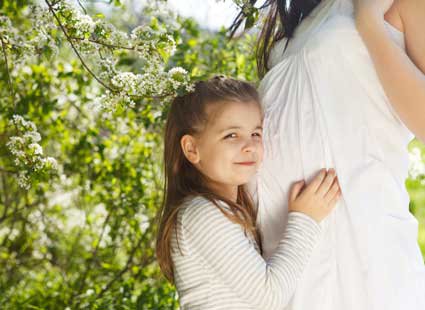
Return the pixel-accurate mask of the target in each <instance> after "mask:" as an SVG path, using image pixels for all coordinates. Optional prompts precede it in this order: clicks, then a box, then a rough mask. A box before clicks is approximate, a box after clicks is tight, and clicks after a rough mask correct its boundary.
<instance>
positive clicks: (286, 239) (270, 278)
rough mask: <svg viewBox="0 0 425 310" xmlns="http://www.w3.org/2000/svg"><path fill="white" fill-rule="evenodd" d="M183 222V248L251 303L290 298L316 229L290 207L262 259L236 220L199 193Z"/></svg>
mask: <svg viewBox="0 0 425 310" xmlns="http://www.w3.org/2000/svg"><path fill="white" fill-rule="evenodd" d="M182 227H183V236H184V243H185V248H186V249H187V250H188V251H189V252H188V254H189V255H192V256H193V257H198V258H199V259H200V261H201V263H203V264H204V265H205V266H207V268H209V269H211V270H212V271H213V273H214V275H215V276H216V277H217V279H219V280H220V281H221V282H222V283H223V284H224V285H226V286H227V287H228V288H229V289H230V290H232V291H233V292H234V293H235V294H236V295H237V296H239V297H240V298H241V299H242V300H244V301H245V302H246V303H247V304H249V305H251V306H252V307H254V308H255V309H282V308H284V306H286V305H287V304H288V303H289V301H290V299H291V297H292V295H293V293H294V291H295V287H296V283H297V281H298V279H299V278H300V276H301V274H302V271H303V270H304V268H305V266H306V264H307V262H308V260H309V258H310V256H311V252H312V251H313V248H314V246H315V244H316V242H317V240H318V238H319V236H320V231H321V229H320V226H319V224H317V222H316V221H315V220H313V219H312V218H310V217H309V216H307V215H305V214H303V213H299V212H291V213H289V217H288V224H287V227H286V231H285V234H284V235H283V236H282V239H281V241H280V243H279V246H278V248H277V250H276V252H275V254H274V255H273V256H272V257H271V258H270V259H269V260H268V261H267V262H266V261H265V260H264V259H263V257H262V256H261V255H260V254H259V253H258V252H257V251H256V250H255V248H254V246H253V245H252V244H251V243H250V241H249V239H248V238H247V237H246V235H245V234H244V232H243V230H242V228H241V226H240V225H239V224H235V223H233V222H231V221H230V220H229V219H228V218H227V217H225V216H224V215H223V213H222V212H221V211H220V210H219V209H218V208H217V207H216V206H214V205H213V204H212V203H211V202H209V201H208V200H206V199H204V198H198V199H197V200H196V203H194V204H192V205H190V206H189V207H188V208H186V209H185V210H184V213H183V216H182Z"/></svg>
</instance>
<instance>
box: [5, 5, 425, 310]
mask: <svg viewBox="0 0 425 310" xmlns="http://www.w3.org/2000/svg"><path fill="white" fill-rule="evenodd" d="M82 2H83V3H84V4H85V5H86V9H87V10H88V12H89V14H92V15H95V14H98V13H100V12H99V11H97V9H98V7H97V6H96V5H95V3H91V2H90V1H82ZM110 2H111V3H110V4H108V6H109V7H108V6H104V9H105V10H106V13H105V15H106V16H105V17H104V18H105V19H107V20H109V21H110V22H111V23H112V24H114V25H115V26H116V27H118V28H120V29H123V30H128V29H131V28H133V27H135V26H137V25H139V24H141V23H144V22H145V21H146V16H143V15H140V12H139V13H138V11H135V10H133V8H132V7H131V5H123V3H122V2H123V1H119V0H114V1H110ZM37 3H40V4H43V1H37ZM129 3H132V2H129ZM30 4H33V2H32V1H29V0H28V1H25V0H19V1H15V0H4V1H1V2H0V16H7V17H8V18H9V19H10V20H11V21H12V24H13V26H14V27H16V29H18V30H19V31H21V32H22V33H25V32H26V31H29V30H30V29H31V28H32V27H34V25H32V24H31V22H30V21H29V20H28V19H26V18H25V16H26V15H27V14H28V10H29V9H30V8H29V6H28V5H30ZM157 22H158V23H164V24H166V23H167V20H166V18H165V17H162V18H161V17H158V19H157ZM178 24H179V25H178V31H175V32H174V33H173V38H174V40H175V41H176V42H177V50H176V53H175V54H174V55H173V56H171V57H168V58H167V59H166V61H167V67H169V68H172V67H175V66H181V67H183V68H185V69H186V70H188V71H189V73H190V75H191V77H192V78H193V79H198V78H205V77H208V76H210V75H212V74H216V73H221V74H226V75H229V76H233V77H237V78H241V79H245V80H249V81H254V82H256V81H258V77H257V75H256V69H255V59H254V53H253V50H254V44H255V38H254V37H253V36H251V35H244V36H243V37H242V38H241V39H238V40H232V41H229V40H228V38H227V37H226V31H225V30H224V29H222V30H220V31H218V32H211V31H209V30H207V29H203V28H201V27H200V25H199V24H197V23H196V22H195V21H194V20H192V19H187V18H179V19H178ZM52 33H53V36H54V38H55V44H56V45H57V47H58V51H57V52H55V51H54V50H51V49H49V48H48V46H46V47H45V48H44V49H41V50H38V51H37V53H36V54H34V55H31V57H30V58H28V57H27V58H26V59H25V60H24V59H22V60H20V58H19V57H17V56H16V55H18V56H19V47H16V49H17V50H13V48H14V47H12V48H11V49H5V48H3V49H2V51H3V53H0V55H1V58H0V99H1V100H0V270H1V272H0V292H1V294H0V308H1V309H177V308H178V301H177V295H176V292H175V290H174V288H173V287H172V286H171V285H170V284H168V283H167V282H166V281H165V279H164V278H163V277H162V276H161V274H160V271H159V269H158V266H157V264H156V262H155V256H154V240H155V236H154V234H155V229H156V223H155V213H156V211H157V208H158V206H159V205H160V203H161V194H162V193H161V190H162V189H161V187H162V179H161V160H162V159H161V155H162V153H161V134H162V125H163V122H164V115H165V111H166V107H167V102H164V101H162V100H161V99H158V98H144V99H140V100H139V101H137V102H136V105H135V106H134V108H131V109H128V108H124V107H121V106H119V107H118V108H117V109H116V110H115V111H112V112H108V113H105V112H104V111H102V110H101V109H99V108H98V107H97V106H96V104H95V102H96V99H98V98H99V96H100V95H101V94H102V93H103V92H104V91H105V90H104V89H103V88H102V87H101V86H99V84H98V83H96V81H94V79H93V77H92V76H90V75H89V74H88V73H87V71H85V70H84V68H83V66H82V64H81V62H80V61H79V59H78V58H77V57H76V56H75V54H74V53H73V52H72V50H71V49H70V47H69V44H67V41H66V40H65V38H64V36H63V34H62V33H61V31H60V29H59V28H58V27H57V25H56V27H55V28H54V29H53V30H52ZM0 35H1V36H5V35H7V33H6V34H5V33H1V32H0ZM12 50H13V52H14V53H15V58H13V57H12V56H11V55H10V54H8V53H7V51H12ZM5 51H6V53H5ZM21 52H22V57H23V58H24V56H25V50H22V51H21ZM5 57H6V58H5ZM5 59H8V60H9V61H8V64H7V66H6V62H5ZM12 60H13V61H12ZM85 60H86V61H87V63H88V64H90V65H92V66H96V63H91V62H90V57H87V55H86V57H85ZM120 62H121V65H122V66H126V67H127V68H129V70H131V71H134V72H137V71H138V70H139V68H140V66H142V65H143V63H140V62H139V61H138V60H137V59H136V58H132V56H131V55H128V54H122V55H121V56H120ZM10 84H11V85H10ZM11 87H12V91H13V94H14V95H13V96H12V95H11ZM14 114H19V115H22V116H24V117H25V118H27V119H29V120H31V121H32V122H34V123H35V124H36V126H37V129H38V131H39V132H40V134H41V136H42V140H41V141H40V145H41V146H42V147H43V149H44V152H45V153H47V154H49V155H50V156H53V157H54V158H56V160H57V161H58V163H60V165H61V171H60V173H59V174H58V175H57V176H54V177H51V178H48V179H40V180H39V181H38V182H36V183H35V184H34V186H32V187H31V188H30V189H29V190H24V189H22V188H20V187H19V186H18V182H17V171H16V170H15V165H14V163H13V156H11V154H10V152H9V150H8V149H7V147H6V142H7V141H8V139H9V138H10V136H13V135H14V134H15V132H14V128H13V127H11V126H10V125H8V121H9V119H11V117H12V115H14ZM410 147H411V148H412V147H417V148H420V149H421V150H422V152H425V151H424V148H423V145H421V144H420V143H418V142H417V141H413V142H412V144H411V146H410ZM407 186H408V189H409V192H410V194H411V197H412V203H411V209H412V211H413V212H414V213H415V214H416V215H417V217H418V219H419V221H420V236H419V238H420V243H421V247H422V250H423V252H424V253H425V190H424V185H423V179H420V178H419V179H416V180H408V181H407Z"/></svg>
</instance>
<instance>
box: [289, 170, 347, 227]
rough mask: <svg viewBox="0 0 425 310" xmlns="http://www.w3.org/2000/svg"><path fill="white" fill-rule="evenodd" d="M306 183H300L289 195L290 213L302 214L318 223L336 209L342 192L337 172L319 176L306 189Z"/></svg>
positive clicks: (322, 171)
mask: <svg viewBox="0 0 425 310" xmlns="http://www.w3.org/2000/svg"><path fill="white" fill-rule="evenodd" d="M304 185H305V182H304V181H300V182H297V183H295V184H294V185H293V186H292V189H291V192H290V194H289V208H288V209H289V212H301V213H304V214H306V215H308V216H310V217H311V218H312V219H314V220H315V221H316V222H320V221H322V220H323V219H324V218H325V217H326V216H327V215H328V214H329V213H331V211H332V210H333V208H334V207H335V205H336V203H337V201H338V199H339V197H340V196H341V191H340V189H339V184H338V180H337V178H336V174H335V170H333V169H330V170H329V171H328V172H326V170H325V169H322V170H321V171H320V172H319V174H318V175H317V176H316V177H315V178H314V179H313V180H312V181H311V182H310V184H309V185H307V186H306V187H305V188H304Z"/></svg>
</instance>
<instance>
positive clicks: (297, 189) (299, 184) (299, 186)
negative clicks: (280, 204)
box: [289, 181, 305, 201]
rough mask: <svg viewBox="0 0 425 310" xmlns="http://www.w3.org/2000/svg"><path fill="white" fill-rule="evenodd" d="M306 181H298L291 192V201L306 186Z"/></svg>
mask: <svg viewBox="0 0 425 310" xmlns="http://www.w3.org/2000/svg"><path fill="white" fill-rule="evenodd" d="M304 184H305V182H304V181H299V182H296V183H295V184H294V185H293V186H292V188H291V192H290V194H289V201H294V200H295V199H296V198H297V197H298V195H299V194H300V192H301V190H302V188H303V187H304Z"/></svg>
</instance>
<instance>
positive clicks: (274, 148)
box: [251, 0, 425, 310]
mask: <svg viewBox="0 0 425 310" xmlns="http://www.w3.org/2000/svg"><path fill="white" fill-rule="evenodd" d="M353 1H354V0H353ZM353 1H352V0H322V1H307V0H292V1H282V0H280V1H277V0H271V1H267V3H266V4H268V5H269V9H270V10H269V15H268V16H267V18H266V21H265V25H264V28H263V31H262V35H261V38H260V43H259V50H258V55H257V56H258V65H259V69H260V74H261V73H263V74H264V76H263V79H262V82H261V84H260V94H261V96H262V100H263V105H264V110H265V119H264V133H263V137H264V146H265V158H264V162H263V165H262V167H261V168H260V170H259V172H258V175H257V178H256V180H255V182H254V181H253V183H252V184H251V185H252V192H253V193H254V194H256V195H257V198H258V204H259V219H258V220H259V225H260V227H261V229H262V232H263V247H264V255H265V257H266V258H267V257H270V255H272V253H273V252H274V251H275V249H276V247H277V245H278V242H279V240H280V237H281V236H282V233H283V232H284V230H285V223H286V222H287V217H288V214H287V209H286V207H282V206H286V201H287V198H288V190H289V189H290V187H291V184H292V183H293V182H294V181H296V180H299V179H307V180H309V179H311V178H312V176H313V175H314V173H315V171H317V170H318V169H320V168H321V167H328V168H331V167H332V168H335V170H336V172H337V174H338V176H339V182H340V187H341V191H342V199H341V201H340V203H339V204H340V205H339V207H338V208H336V209H335V210H334V211H333V213H332V214H331V215H330V216H329V217H328V218H327V219H326V220H325V221H324V222H322V226H323V235H322V238H321V240H320V242H319V244H318V246H317V247H316V249H315V251H314V253H313V255H312V258H311V261H310V263H309V265H308V266H307V269H306V270H305V272H304V273H303V275H302V278H301V280H300V282H299V284H298V287H297V289H296V292H295V294H294V296H293V298H292V300H291V303H290V305H289V306H288V307H287V309H290V310H369V309H374V310H375V309H376V310H384V309H385V310H401V309H409V310H424V309H425V267H424V261H423V257H422V255H421V252H420V249H419V246H418V244H417V229H418V222H417V220H416V219H415V218H414V217H413V216H412V214H411V213H410V212H409V196H408V193H407V191H406V189H405V184H404V182H405V179H406V177H407V170H408V151H407V145H408V143H409V142H410V141H411V140H412V139H413V137H414V136H415V135H416V136H417V137H418V138H419V139H421V140H422V141H424V140H425V128H424V127H425V113H424V109H425V108H424V106H425V100H422V102H421V99H420V96H421V95H422V96H424V94H423V89H424V87H425V86H424V83H425V82H424V81H423V80H424V75H423V73H422V72H423V71H424V69H425V36H424V35H423V34H424V32H423V29H425V28H424V27H425V25H424V21H425V5H424V3H425V2H424V1H421V0H399V1H396V2H395V3H394V5H393V6H392V7H391V8H390V9H389V10H388V11H387V10H386V9H385V11H384V9H382V16H380V18H381V19H382V20H381V23H379V22H378V21H375V22H373V21H371V20H370V19H372V18H376V19H378V18H379V16H378V17H376V16H374V15H373V14H369V15H368V14H366V13H365V14H359V15H358V16H360V15H361V16H362V17H359V19H358V25H359V29H362V31H360V33H362V36H363V38H364V41H363V40H362V37H361V36H360V34H359V31H358V30H357V29H356V18H355V14H354V5H353ZM384 2H385V1H381V0H376V1H372V0H363V1H362V0H357V2H356V3H357V4H358V6H359V7H358V11H362V12H367V11H368V10H369V11H373V10H375V9H376V8H371V7H372V5H370V4H371V3H374V4H376V5H379V4H381V5H382V6H383V7H384V6H385V5H388V3H387V4H384ZM390 2H391V1H390ZM390 5H391V3H389V5H388V7H389V6H390ZM377 7H378V6H377ZM386 11H387V13H386V15H385V18H386V20H387V21H385V22H384V12H386ZM378 15H379V14H378ZM365 16H366V17H365ZM381 24H382V26H381ZM360 25H362V26H360ZM379 27H382V29H383V31H381V32H379V29H378V28H379ZM368 31H369V32H368ZM374 31H375V33H374ZM368 33H369V34H368ZM418 34H419V35H418ZM385 36H387V37H388V38H389V39H387V40H385V38H384V37H385ZM379 38H380V40H378V39H379ZM364 42H366V45H367V46H366V45H365V43H364ZM374 42H376V44H375V43H374ZM385 46H386V48H384V50H383V49H382V48H383V47H385ZM367 47H368V48H370V51H371V53H370V54H369V52H368V49H367ZM384 51H389V52H387V53H384ZM379 53H382V55H381V58H380V55H379ZM406 53H407V56H406ZM371 55H372V57H371ZM408 56H409V57H408ZM391 57H393V58H394V59H396V60H399V62H398V63H397V62H394V65H389V64H388V61H389V60H391V59H393V58H391ZM374 62H375V65H376V69H375V67H374ZM397 64H398V66H397ZM391 69H392V70H393V71H391ZM397 69H399V70H400V76H398V75H397V73H396V74H394V72H398V71H397ZM386 70H387V71H386ZM421 70H422V71H421ZM391 74H392V75H391ZM380 79H381V81H382V83H381V81H380ZM420 81H422V82H420ZM403 83H404V84H403ZM421 83H422V84H421ZM383 86H384V87H383ZM403 88H404V89H405V91H403ZM386 94H388V96H389V97H390V99H391V102H390V100H389V99H388V97H387V95H386ZM281 171H285V173H281Z"/></svg>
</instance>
